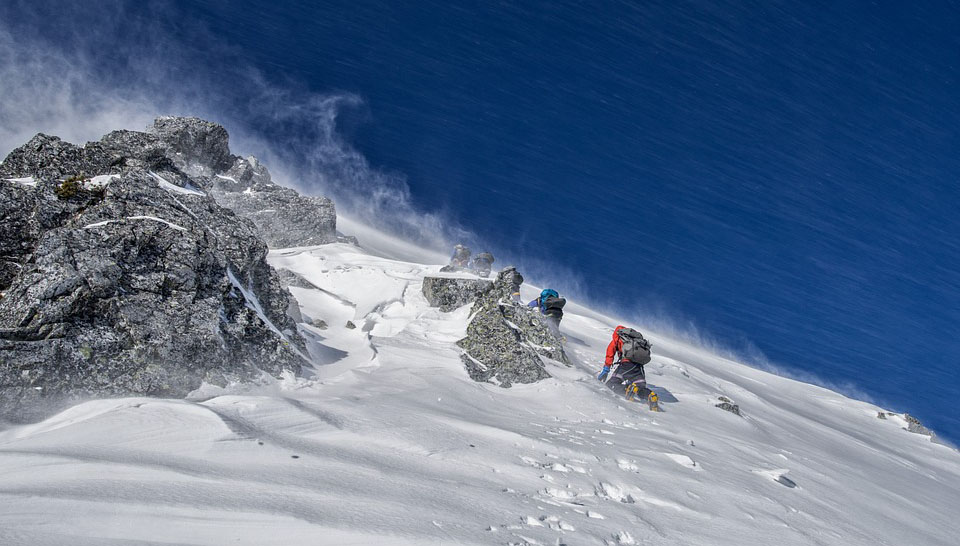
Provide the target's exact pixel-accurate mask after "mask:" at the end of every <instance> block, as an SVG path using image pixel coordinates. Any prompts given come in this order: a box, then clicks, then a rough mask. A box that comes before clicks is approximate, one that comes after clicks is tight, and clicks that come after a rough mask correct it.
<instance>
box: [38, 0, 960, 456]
mask: <svg viewBox="0 0 960 546" xmlns="http://www.w3.org/2000/svg"><path fill="white" fill-rule="evenodd" d="M451 4H456V5H451ZM912 4H914V3H904V2H897V3H878V4H868V3H860V2H756V3H753V2H748V3H744V2H734V1H729V2H675V1H663V2H643V3H637V2H590V3H573V2H526V3H523V6H522V7H520V6H519V4H518V3H513V2H502V3H492V2H475V3H463V2H460V3H448V2H433V1H424V2H416V3H408V2H386V1H383V2H380V1H377V2H370V1H356V0H351V1H343V2H329V1H316V2H314V1H309V2H308V1H301V2H283V3H275V4H272V5H264V4H262V3H258V2H242V1H241V2H238V1H226V0H213V1H198V2H180V3H177V5H176V7H167V5H165V4H156V5H153V6H152V7H132V6H133V4H130V5H129V6H131V8H130V9H129V10H128V11H124V15H125V16H126V17H129V18H131V20H132V19H138V18H139V20H140V22H139V24H138V26H137V27H136V28H137V29H138V30H139V31H140V32H142V30H143V28H144V27H146V28H147V29H148V30H149V33H150V34H151V35H152V36H161V37H162V39H161V40H160V41H159V43H160V44H161V45H162V44H163V43H165V42H169V43H171V44H173V43H176V44H177V48H176V51H177V52H178V55H179V56H181V57H183V58H178V57H177V56H174V57H172V58H170V59H168V61H169V62H170V63H172V64H175V65H179V66H180V67H181V70H182V71H183V73H184V74H189V77H190V78H193V79H200V80H202V79H203V78H209V79H210V81H211V82H217V79H218V77H220V76H223V75H225V74H232V72H231V70H230V69H229V68H228V65H230V64H236V63H237V62H238V60H242V62H243V63H246V64H249V65H250V66H252V67H254V68H256V69H257V70H259V71H260V72H261V73H262V74H263V75H264V76H265V78H266V79H268V80H270V81H272V82H276V83H277V84H278V85H292V86H296V87H299V88H306V89H309V90H313V91H317V92H329V91H346V92H350V93H354V94H357V95H359V96H360V97H362V98H363V99H364V106H363V107H362V108H353V109H349V110H346V111H344V112H343V113H342V115H341V117H340V120H339V121H340V129H341V131H342V133H343V134H344V136H345V138H347V139H348V140H349V142H350V143H351V144H352V145H353V146H354V147H355V148H357V149H358V150H359V151H361V152H362V153H363V154H364V155H365V156H366V157H367V159H368V160H369V161H370V162H371V163H372V164H373V165H375V166H377V167H379V168H381V169H384V170H386V171H389V172H395V173H400V174H402V175H404V176H405V177H406V179H407V184H408V185H409V187H410V191H411V195H412V197H413V200H414V202H415V204H416V205H417V206H418V207H420V208H421V209H422V210H425V211H434V210H441V211H444V212H445V213H446V214H448V215H449V216H450V217H451V218H455V219H456V220H457V221H459V222H460V223H461V224H462V225H464V226H465V227H467V228H469V229H470V230H472V231H473V232H475V233H476V234H477V235H478V236H479V237H480V238H481V239H482V240H484V241H487V242H488V243H489V244H490V245H491V246H493V247H494V249H495V251H496V252H497V253H500V254H501V256H507V257H509V259H510V260H511V261H515V262H519V263H520V264H521V265H522V266H524V265H526V267H527V268H528V269H529V270H533V271H535V273H536V274H537V276H539V277H540V278H541V279H542V280H544V281H546V282H549V283H553V284H556V285H557V288H559V289H561V291H564V290H566V291H571V292H574V293H578V294H579V295H580V296H582V297H585V298H589V299H590V300H592V301H595V302H600V303H602V304H604V305H609V306H612V307H615V308H616V309H617V310H618V311H620V312H621V313H623V314H625V315H632V316H636V317H647V318H650V317H656V318H660V319H664V318H666V319H669V320H671V321H673V322H675V323H677V324H679V325H681V327H683V325H685V324H687V323H690V324H693V325H695V327H696V328H697V329H698V330H699V331H701V332H705V333H706V334H707V335H708V336H709V337H711V338H712V339H715V340H717V341H718V342H719V343H721V344H722V345H726V346H728V347H732V348H736V349H741V348H743V347H748V346H754V347H756V348H757V349H759V350H760V351H761V352H762V353H763V354H764V355H766V356H767V357H768V358H769V359H770V360H771V361H772V362H773V363H775V364H777V365H779V366H781V367H783V368H786V369H789V370H792V371H793V372H794V373H801V374H802V373H812V374H814V375H816V376H818V377H819V378H821V379H822V380H823V381H825V382H828V383H829V384H832V385H844V386H847V387H849V388H852V389H855V390H858V391H860V392H862V393H865V394H867V395H869V396H872V397H874V398H875V399H876V400H877V401H878V402H881V403H884V404H886V405H891V406H893V407H895V408H896V409H899V410H907V411H910V412H911V413H914V414H917V415H918V416H919V417H920V418H921V419H923V420H924V421H925V422H926V423H927V424H929V425H931V426H932V427H934V428H935V429H938V430H939V431H941V433H943V434H945V435H947V436H948V437H951V438H953V439H955V440H956V439H960V420H958V418H957V417H956V415H955V413H954V411H953V405H954V398H956V396H957V394H960V372H958V371H957V359H958V357H960V341H958V340H960V274H958V272H957V269H958V266H960V251H958V246H960V244H958V235H960V220H958V219H957V214H956V212H955V211H956V210H957V209H958V205H960V184H958V173H960V133H958V128H960V98H958V97H960V92H958V88H957V84H958V76H960V6H957V5H955V4H954V5H951V4H950V3H937V2H923V3H921V4H922V6H914V5H912ZM54 11H55V10H54ZM145 14H147V15H146V16H145ZM158 14H160V15H159V16H158ZM48 17H54V18H55V14H50V15H48ZM115 30H116V32H117V36H116V37H115V38H114V39H116V40H117V41H118V42H122V43H123V44H124V45H125V46H126V48H127V49H124V51H127V50H128V49H129V47H136V45H137V44H138V43H140V41H141V40H142V39H143V38H142V36H140V35H135V33H133V32H129V33H128V32H126V31H124V30H123V27H122V26H121V27H119V28H118V29H115ZM41 33H42V30H41ZM79 39H81V40H82V38H79ZM92 39H93V38H91V40H92ZM101 43H102V44H104V45H106V47H105V48H104V50H103V55H104V63H107V62H109V60H110V59H111V57H110V55H111V54H110V49H111V48H110V47H109V44H110V43H111V42H110V40H109V39H107V40H104V41H103V42H101ZM131 44H133V45H132V46H131ZM151 45H152V46H153V47H154V48H156V45H157V43H156V42H151ZM114 60H115V59H114ZM231 83H232V85H231V86H228V87H224V84H223V82H222V81H221V82H217V83H211V84H210V87H211V88H212V89H217V90H218V92H219V94H220V96H221V97H222V100H223V101H224V103H230V106H229V108H228V107H226V106H223V105H220V106H219V107H216V108H212V110H217V108H221V109H224V110H230V111H231V112H233V114H234V115H240V116H241V117H242V113H243V111H244V109H249V110H254V109H256V104H251V103H245V102H244V98H245V95H244V84H243V82H241V81H235V82H231ZM210 110H211V108H209V107H208V108H205V109H203V111H210ZM254 129H256V128H254ZM263 130H264V131H265V132H266V133H268V134H266V135H264V136H265V137H266V138H273V139H276V140H277V141H279V142H283V140H284V138H285V137H284V136H283V135H281V134H269V133H271V132H274V133H277V126H275V125H274V126H269V127H265V128H264V129H263ZM550 264H553V265H552V266H551V265H550ZM571 271H572V272H574V274H575V277H576V278H575V279H571V278H570V275H569V272H571ZM575 288H576V290H578V291H579V292H575V290H574V289H575ZM599 357H600V355H598V359H599Z"/></svg>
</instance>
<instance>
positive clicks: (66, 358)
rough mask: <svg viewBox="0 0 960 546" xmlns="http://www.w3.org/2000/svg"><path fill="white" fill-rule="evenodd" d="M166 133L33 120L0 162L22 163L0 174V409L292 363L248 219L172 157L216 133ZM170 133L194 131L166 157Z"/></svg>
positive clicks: (215, 379) (282, 301) (287, 328)
mask: <svg viewBox="0 0 960 546" xmlns="http://www.w3.org/2000/svg"><path fill="white" fill-rule="evenodd" d="M211 125H212V124H211ZM214 132H216V131H214ZM170 134H179V133H178V132H177V131H168V132H167V133H163V132H161V133H158V135H153V134H147V133H137V132H131V131H117V132H114V133H111V134H109V135H107V136H106V137H104V138H103V139H102V140H101V141H100V142H97V143H91V144H88V145H87V146H85V147H83V148H79V147H77V146H73V145H72V144H68V143H65V142H63V141H61V140H60V139H58V138H56V137H50V136H46V135H37V136H36V137H34V138H33V139H31V140H30V142H28V143H27V144H26V145H24V146H22V147H21V148H18V149H17V150H15V151H14V152H12V153H11V154H10V156H9V157H8V158H7V159H6V160H4V162H3V163H2V164H0V177H2V178H24V177H32V178H34V179H35V185H28V184H25V183H23V182H16V181H9V180H2V179H0V264H2V265H0V294H2V296H0V419H4V420H10V421H26V420H31V419H34V418H37V417H41V416H42V415H44V414H45V413H48V412H50V411H52V410H55V409H58V408H59V407H61V406H62V405H63V404H66V403H68V402H70V401H72V400H75V399H78V398H82V397H88V396H119V395H131V394H133V395H156V396H183V395H185V394H187V393H188V392H190V391H191V390H193V389H195V388H196V387H198V386H199V385H200V383H201V382H202V381H208V382H212V383H215V384H224V383H225V382H226V381H230V380H245V379H252V378H256V377H259V376H260V374H261V373H262V372H266V373H269V374H272V375H278V374H280V373H281V372H282V371H283V370H291V371H293V372H299V371H300V369H301V366H303V365H304V364H305V362H306V361H305V359H304V357H303V356H302V355H303V353H304V351H303V343H304V342H303V340H302V338H300V336H299V335H298V334H297V333H296V326H295V323H294V322H293V320H291V319H290V318H289V317H288V315H287V313H288V311H289V310H290V309H291V301H292V298H291V297H290V296H289V293H288V292H287V291H286V290H285V289H283V288H282V287H281V285H280V281H279V278H278V276H277V274H276V273H275V272H274V271H273V269H271V268H270V266H269V265H267V263H266V261H265V257H266V254H267V246H266V245H265V244H264V243H263V242H262V241H261V240H260V238H259V237H258V230H257V228H256V227H255V226H254V225H253V224H252V223H250V222H248V221H247V220H244V219H243V218H240V217H238V216H237V215H236V214H234V213H233V212H231V211H230V210H228V209H226V208H223V207H222V206H220V205H219V204H218V203H217V202H216V201H215V200H214V199H213V198H211V197H209V196H207V195H205V194H204V193H203V192H201V191H199V190H198V189H197V188H198V187H202V186H203V185H204V181H203V180H202V179H198V178H191V177H189V176H188V175H187V173H185V172H183V171H182V170H180V169H179V168H178V167H177V163H178V162H179V160H182V161H183V164H184V165H186V164H188V163H189V162H191V161H207V162H208V163H209V164H210V165H222V164H223V161H224V159H223V158H224V154H223V152H224V148H223V146H220V145H219V144H218V143H217V141H214V140H211V139H208V138H205V137H202V136H197V135H195V134H193V133H190V134H189V135H188V136H189V137H190V138H187V136H183V135H181V136H180V137H178V138H179V140H176V141H173V140H171V141H169V142H168V141H165V140H163V139H164V138H173V137H169V135H170ZM222 136H223V137H224V138H225V132H223V135H222ZM191 139H193V140H191ZM171 142H176V143H178V144H177V145H178V146H180V145H182V143H183V142H193V143H194V144H196V142H199V143H200V144H196V145H197V148H196V150H195V153H191V154H188V153H185V152H184V153H182V154H181V155H180V156H176V158H178V159H177V160H175V159H171V156H170V155H169V154H170V150H171V149H172V148H171V146H172V144H171ZM224 145H225V141H224ZM218 161H219V162H220V163H217V162H218ZM79 173H84V176H83V177H81V179H80V180H79V181H69V182H62V181H61V179H62V178H64V177H68V176H73V175H78V174H79ZM95 174H99V175H109V174H116V176H113V177H110V176H98V177H96V178H90V176H91V175H95Z"/></svg>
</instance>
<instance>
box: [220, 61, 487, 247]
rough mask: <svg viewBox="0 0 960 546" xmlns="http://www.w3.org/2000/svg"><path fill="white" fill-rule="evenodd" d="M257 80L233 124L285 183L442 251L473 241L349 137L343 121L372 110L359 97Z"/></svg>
mask: <svg viewBox="0 0 960 546" xmlns="http://www.w3.org/2000/svg"><path fill="white" fill-rule="evenodd" d="M250 81H254V82H255V83H256V85H255V86H254V87H255V88H256V89H259V92H258V93H257V96H256V98H255V99H252V100H251V102H252V104H251V107H250V108H249V109H248V110H247V112H248V114H247V115H246V116H245V117H244V118H243V121H241V122H238V123H237V127H235V128H233V127H228V129H231V135H232V136H233V142H234V144H233V148H235V149H241V150H249V151H250V152H251V153H253V154H254V155H256V156H257V157H259V158H260V159H261V160H262V161H263V162H264V163H265V164H266V165H267V166H268V168H269V169H270V172H271V174H272V175H273V177H274V178H275V179H276V180H277V181H278V182H280V183H282V184H284V185H287V186H292V187H295V188H297V189H299V190H301V191H302V192H303V193H306V194H313V195H316V194H323V195H327V196H329V197H331V198H332V199H333V200H334V202H335V203H336V204H337V209H338V211H340V212H342V213H345V214H347V215H348V216H350V217H351V218H353V219H355V220H360V221H362V222H364V223H367V224H369V225H373V226H376V227H379V228H381V229H385V230H387V231H389V232H390V233H394V234H397V235H399V236H401V237H403V238H406V239H410V240H415V241H418V242H420V243H422V244H425V245H426V246H428V247H430V248H432V249H434V250H443V251H444V252H445V251H447V250H448V249H449V248H450V247H451V246H452V245H453V244H454V242H455V241H460V240H469V239H471V238H472V236H471V235H470V234H469V233H468V232H467V231H466V230H464V229H463V228H461V227H459V226H458V225H457V224H456V222H455V221H453V220H452V219H450V218H447V217H445V216H444V215H442V214H440V213H425V212H422V211H419V210H418V209H417V207H416V206H415V205H414V202H413V199H412V197H411V195H410V187H409V186H408V184H407V182H406V179H405V177H404V176H403V175H402V174H400V173H391V172H386V171H384V170H381V169H377V168H375V167H373V166H371V165H370V164H369V162H368V161H367V159H366V158H365V157H364V156H363V154H361V153H360V152H359V151H357V150H356V149H354V148H353V147H351V146H350V144H349V143H348V142H346V141H345V140H344V139H343V137H342V136H341V135H340V133H339V132H338V118H339V116H340V115H342V114H343V113H345V112H350V113H353V112H356V111H360V110H362V109H363V108H365V105H364V102H363V100H362V99H361V98H360V97H359V96H358V95H355V94H350V93H331V94H318V93H310V92H307V91H305V90H302V89H300V88H299V87H298V86H297V85H296V84H295V83H289V84H288V85H284V86H282V87H277V86H273V85H271V84H269V83H268V82H266V81H264V80H263V78H262V76H261V75H259V74H251V75H250ZM264 135H272V136H271V137H269V139H268V138H265V136H264Z"/></svg>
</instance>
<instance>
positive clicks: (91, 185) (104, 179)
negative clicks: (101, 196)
mask: <svg viewBox="0 0 960 546" xmlns="http://www.w3.org/2000/svg"><path fill="white" fill-rule="evenodd" d="M114 178H116V179H118V180H119V179H120V175H118V174H101V175H97V176H94V177H93V178H90V179H88V180H84V181H83V187H84V188H87V189H88V190H95V189H100V188H105V187H107V186H108V185H109V184H110V182H111V181H112V180H113V179H114Z"/></svg>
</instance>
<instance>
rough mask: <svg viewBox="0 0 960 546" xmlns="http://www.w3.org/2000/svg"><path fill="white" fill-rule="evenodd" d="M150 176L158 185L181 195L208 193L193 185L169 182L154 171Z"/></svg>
mask: <svg viewBox="0 0 960 546" xmlns="http://www.w3.org/2000/svg"><path fill="white" fill-rule="evenodd" d="M150 176H152V177H153V178H154V179H155V180H156V181H157V185H158V186H160V187H161V188H163V189H165V190H167V191H168V192H172V193H179V194H180V195H206V194H205V193H203V192H202V191H200V190H198V189H196V188H194V187H192V186H191V187H188V188H184V187H182V186H178V185H176V184H171V183H170V182H167V181H166V180H165V179H164V178H163V177H162V176H160V175H159V174H157V173H155V172H153V171H150ZM217 176H220V175H217ZM220 178H226V177H220Z"/></svg>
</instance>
